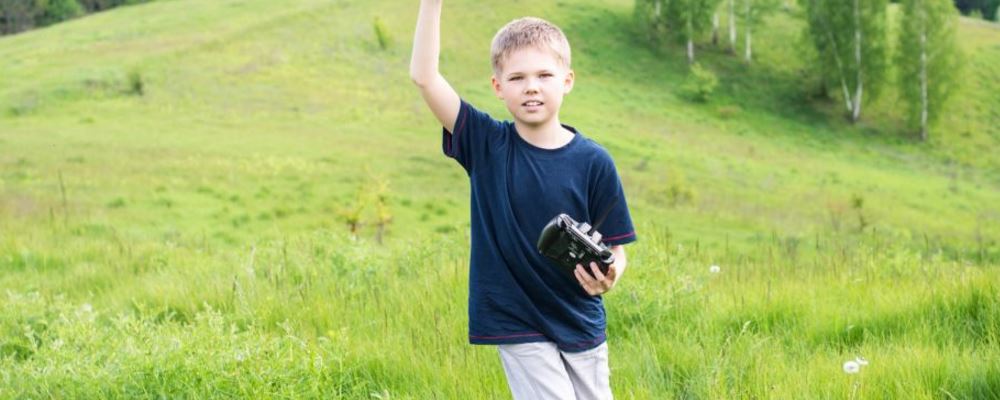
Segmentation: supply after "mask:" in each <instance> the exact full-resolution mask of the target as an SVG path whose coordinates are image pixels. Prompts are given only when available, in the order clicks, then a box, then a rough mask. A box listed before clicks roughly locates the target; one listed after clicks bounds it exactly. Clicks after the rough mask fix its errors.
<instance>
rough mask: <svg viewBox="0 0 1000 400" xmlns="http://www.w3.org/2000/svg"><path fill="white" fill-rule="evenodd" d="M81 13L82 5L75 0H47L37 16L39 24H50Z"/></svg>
mask: <svg viewBox="0 0 1000 400" xmlns="http://www.w3.org/2000/svg"><path fill="white" fill-rule="evenodd" d="M80 15H83V7H80V3H77V2H76V0H49V1H48V2H47V3H46V4H45V6H44V8H43V9H42V10H41V13H40V14H39V15H38V17H37V20H36V21H37V22H38V25H39V26H46V25H52V24H55V23H58V22H62V21H65V20H68V19H72V18H76V17H79V16H80Z"/></svg>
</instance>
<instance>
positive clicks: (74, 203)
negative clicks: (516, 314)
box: [0, 0, 1000, 399]
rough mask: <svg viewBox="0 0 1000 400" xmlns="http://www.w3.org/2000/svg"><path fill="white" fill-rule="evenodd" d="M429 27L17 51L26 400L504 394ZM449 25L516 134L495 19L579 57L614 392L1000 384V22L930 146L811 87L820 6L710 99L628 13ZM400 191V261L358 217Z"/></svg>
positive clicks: (284, 14) (192, 31)
mask: <svg viewBox="0 0 1000 400" xmlns="http://www.w3.org/2000/svg"><path fill="white" fill-rule="evenodd" d="M416 7H417V5H416V3H415V2H414V3H413V4H406V5H400V4H396V3H393V2H363V1H340V2H328V1H319V0H307V1H302V2H297V3H296V4H293V5H292V4H282V3H281V2H270V1H261V0H242V1H237V0H220V1H212V2H198V1H191V0H173V1H161V2H155V3H149V4H143V5H138V6H133V7H125V8H121V9H116V10H114V11H110V12H105V13H99V14H95V15H91V16H88V17H86V18H81V19H77V20H73V21H71V22H67V23H64V24H59V25H56V26H52V27H49V28H45V29H40V30H36V31H32V32H28V33H24V34H20V35H15V36H10V37H3V38H0V272H2V273H0V398H51V397H55V398H107V397H118V398H134V397H188V398H205V397H242V398H245V397H252V398H261V397H264V398H272V397H321V398H329V397H346V398H377V397H380V398H388V397H391V398H415V399H424V398H503V397H505V396H506V395H507V392H506V386H505V385H506V383H505V381H504V378H503V373H502V369H501V367H500V363H499V360H498V359H497V358H498V357H497V356H496V353H495V350H493V349H492V348H490V347H476V346H470V345H468V344H466V309H465V300H466V292H467V259H468V248H467V246H468V236H467V227H468V183H467V177H466V176H465V174H464V173H463V171H462V170H461V168H460V167H459V166H457V165H455V164H454V162H453V161H451V160H448V159H446V158H445V157H444V156H443V155H441V154H440V138H439V136H438V135H439V133H438V131H439V128H438V127H437V125H436V124H435V123H434V121H433V118H432V117H431V115H430V113H428V112H427V111H426V109H425V107H424V106H423V103H422V101H421V100H420V98H419V95H418V94H417V92H416V90H415V89H414V88H413V87H412V85H411V84H410V82H409V79H408V77H407V66H408V60H409V51H410V37H411V35H412V30H413V25H414V19H415V15H416ZM444 14H445V15H444V19H445V21H446V23H445V27H444V32H443V33H444V43H443V54H442V63H441V64H442V69H443V72H444V73H445V75H446V76H447V78H448V79H449V81H450V82H451V83H452V84H453V85H454V86H455V87H456V88H457V89H458V90H459V92H460V93H461V94H462V96H463V97H464V98H466V99H468V100H470V101H472V102H474V103H475V104H477V105H478V106H480V107H481V108H483V109H485V110H488V111H489V112H490V113H491V114H492V115H494V116H496V117H501V118H502V117H506V111H505V110H504V109H503V106H502V104H501V103H500V102H499V101H496V100H495V98H494V97H493V95H492V93H491V90H490V89H489V86H488V80H489V74H490V68H489V63H488V57H489V54H488V51H489V47H488V43H489V40H490V39H491V38H492V35H493V33H494V31H495V29H497V28H498V27H499V26H501V25H502V24H503V23H505V22H506V21H508V20H510V19H512V18H515V17H517V16H520V15H524V14H533V15H540V16H543V17H546V18H549V19H552V20H554V21H555V22H557V23H558V24H560V25H561V26H562V27H563V29H564V30H565V31H566V33H567V34H568V36H569V38H570V41H571V43H572V44H573V50H574V68H575V70H576V72H577V76H578V81H577V86H576V88H575V89H574V92H573V93H572V94H570V96H569V97H567V100H566V103H565V106H564V108H563V113H562V120H563V121H565V122H567V123H569V124H572V125H574V126H576V127H578V128H579V129H581V130H582V131H583V132H584V133H585V134H587V135H588V136H590V137H593V138H595V139H596V140H598V141H599V142H600V143H601V144H603V145H604V146H605V147H607V148H608V149H609V150H610V151H611V153H612V155H613V156H614V157H615V160H616V163H617V165H618V169H619V172H620V174H621V176H622V179H623V181H624V183H625V190H626V192H627V194H628V196H629V205H630V208H631V209H632V213H633V218H634V220H635V222H636V225H637V228H638V231H639V234H640V237H641V239H640V241H639V242H637V243H636V244H635V245H631V246H629V259H630V268H629V270H628V273H627V274H626V275H625V278H624V279H623V281H622V282H621V283H620V285H619V286H618V287H617V288H616V289H615V291H613V292H612V293H610V294H609V295H608V297H607V304H608V308H609V314H610V317H609V321H610V326H609V336H610V337H611V339H610V343H611V349H612V350H611V364H612V365H611V366H612V382H613V385H614V389H615V393H616V395H617V396H618V397H619V398H752V397H756V398H803V397H805V398H831V399H833V398H849V397H851V396H852V391H853V390H857V393H856V396H857V398H873V397H874V398H951V397H955V398H1000V381H998V380H997V378H996V377H997V376H1000V370H998V369H997V367H996V366H995V364H996V363H995V360H996V359H998V358H1000V354H998V351H997V348H998V347H997V341H998V339H1000V338H998V335H1000V292H998V288H997V283H996V282H1000V279H998V278H1000V273H998V269H997V266H998V264H1000V243H998V241H1000V207H998V206H997V204H1000V158H997V157H995V156H994V154H995V153H996V152H997V149H998V148H1000V131H998V129H1000V124H997V121H1000V115H998V114H997V112H998V110H1000V109H998V108H997V107H996V106H995V104H1000V82H998V81H996V79H995V77H996V76H1000V29H998V28H997V25H995V24H984V23H981V22H977V21H972V20H968V19H963V20H962V24H960V30H959V39H960V42H961V43H962V46H963V49H964V50H965V53H966V61H967V66H966V68H965V73H966V78H965V79H964V80H963V84H962V86H961V88H960V91H959V94H958V95H957V96H956V101H955V103H954V104H953V107H952V108H953V112H952V113H951V114H949V116H947V117H946V118H944V119H943V121H942V123H941V124H940V126H938V127H937V129H936V130H934V131H932V139H931V142H930V143H919V142H916V141H914V140H913V139H911V137H912V136H911V135H909V134H908V133H906V132H904V131H903V129H901V128H900V126H901V123H902V116H901V115H900V114H899V111H898V110H900V109H901V107H897V106H894V94H893V90H892V89H889V90H887V91H886V93H885V96H883V98H882V99H881V100H879V102H877V103H875V104H872V105H869V106H867V107H868V108H866V109H865V111H864V119H863V121H862V122H861V123H860V124H858V125H851V124H849V123H848V122H847V121H846V120H845V119H844V118H843V111H842V110H841V109H840V108H838V106H840V104H839V103H838V102H837V101H829V100H823V99H816V98H813V97H810V96H808V95H807V94H806V90H804V88H808V87H809V85H810V84H812V83H814V82H812V81H811V78H810V77H808V76H807V75H804V74H803V73H802V72H801V70H802V69H803V68H805V65H804V63H803V62H802V61H801V60H800V59H799V56H798V53H797V52H796V50H795V48H794V46H792V45H791V43H794V42H795V41H796V40H797V39H796V38H797V35H798V34H799V32H800V31H801V30H802V26H801V22H799V21H798V20H797V19H796V18H795V11H794V10H793V11H791V12H784V11H779V12H777V13H776V14H774V15H773V16H771V17H770V18H768V20H767V22H766V24H765V26H764V27H763V28H761V30H760V31H759V32H758V33H756V34H755V38H756V39H755V40H756V43H755V55H756V57H757V58H756V60H755V64H753V65H752V66H750V67H747V66H745V65H744V64H742V63H741V62H740V61H739V59H738V58H737V57H733V56H731V55H728V54H726V52H725V51H724V50H723V49H716V48H713V47H712V46H709V45H702V46H700V47H699V49H698V57H699V59H700V60H701V63H702V65H703V66H705V67H706V68H708V69H711V70H712V71H714V72H715V73H716V74H717V75H718V76H719V78H720V85H719V88H718V89H717V91H716V93H715V94H714V95H713V97H712V98H711V99H710V100H709V101H708V102H707V103H692V102H689V101H687V100H686V99H685V98H684V96H683V95H682V94H680V93H681V91H680V89H681V87H682V86H683V83H684V80H685V79H686V77H687V71H688V67H687V65H686V61H685V59H684V53H683V49H681V48H680V47H679V46H673V45H665V46H660V47H656V46H650V45H648V44H646V43H644V42H642V41H641V40H637V39H635V37H636V34H635V32H634V31H633V28H632V23H631V19H630V18H631V1H628V0H615V1H611V2H601V1H590V0H587V1H574V2H529V3H523V4H522V3H518V5H517V6H516V7H515V6H511V5H508V4H507V3H505V2H495V1H489V2H473V1H456V2H448V4H447V5H446V8H445V13H444ZM376 17H377V18H379V20H381V21H382V22H383V24H384V31H383V33H384V36H385V38H384V39H386V43H387V46H386V49H384V50H383V49H382V48H381V45H380V43H379V39H378V38H377V37H376V33H375V29H374V27H373V21H374V20H375V18H376ZM741 34H742V33H741ZM137 82H141V84H142V85H141V86H142V90H141V94H140V93H139V91H138V90H137V89H136V87H137ZM380 180H386V181H388V182H389V183H390V194H389V202H390V206H391V211H392V213H393V222H392V223H391V224H390V225H389V227H388V236H387V240H386V243H385V244H384V245H382V246H379V245H376V244H375V243H373V239H372V237H373V235H374V229H375V228H374V227H373V226H372V224H371V223H369V224H367V225H366V226H364V227H363V228H362V230H361V232H360V234H359V237H357V238H354V237H352V236H351V235H349V234H348V232H347V226H346V224H345V223H344V222H343V221H342V220H341V219H340V214H341V212H342V211H344V210H346V209H349V208H351V207H353V206H355V205H356V202H357V200H356V194H357V192H358V190H364V188H368V187H371V186H373V185H375V184H376V183H377V182H379V181H380ZM372 211H373V209H372V207H370V206H369V209H367V210H366V214H364V215H365V219H367V220H369V222H370V220H371V218H372V215H373V214H372ZM862 220H863V221H864V223H862ZM709 265H720V266H721V268H722V272H721V273H720V274H710V273H709V272H708V266H709ZM856 356H864V357H866V358H867V359H869V360H870V361H871V364H870V365H869V366H867V367H865V368H864V369H863V370H862V373H861V374H859V375H847V374H845V373H844V372H843V371H842V370H841V365H842V363H843V362H844V361H847V360H850V359H853V358H854V357H856ZM855 387H857V389H855Z"/></svg>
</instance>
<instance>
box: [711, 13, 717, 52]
mask: <svg viewBox="0 0 1000 400" xmlns="http://www.w3.org/2000/svg"><path fill="white" fill-rule="evenodd" d="M712 45H713V46H718V45H719V13H718V12H714V13H712Z"/></svg>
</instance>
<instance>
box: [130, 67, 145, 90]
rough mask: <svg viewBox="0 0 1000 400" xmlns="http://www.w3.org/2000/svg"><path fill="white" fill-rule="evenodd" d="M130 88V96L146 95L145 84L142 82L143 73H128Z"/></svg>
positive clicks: (136, 71) (134, 71) (137, 71)
mask: <svg viewBox="0 0 1000 400" xmlns="http://www.w3.org/2000/svg"><path fill="white" fill-rule="evenodd" d="M127 80H128V82H127V83H128V87H127V89H126V92H127V93H128V94H132V95H136V96H142V95H143V94H144V93H145V83H144V82H143V80H142V72H139V70H135V69H133V70H131V71H129V73H128V78H127Z"/></svg>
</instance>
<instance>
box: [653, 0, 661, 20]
mask: <svg viewBox="0 0 1000 400" xmlns="http://www.w3.org/2000/svg"><path fill="white" fill-rule="evenodd" d="M654 4H655V6H654V7H653V13H654V14H656V17H657V18H659V17H660V0H656V2H655V3H654Z"/></svg>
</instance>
